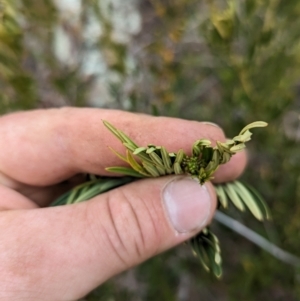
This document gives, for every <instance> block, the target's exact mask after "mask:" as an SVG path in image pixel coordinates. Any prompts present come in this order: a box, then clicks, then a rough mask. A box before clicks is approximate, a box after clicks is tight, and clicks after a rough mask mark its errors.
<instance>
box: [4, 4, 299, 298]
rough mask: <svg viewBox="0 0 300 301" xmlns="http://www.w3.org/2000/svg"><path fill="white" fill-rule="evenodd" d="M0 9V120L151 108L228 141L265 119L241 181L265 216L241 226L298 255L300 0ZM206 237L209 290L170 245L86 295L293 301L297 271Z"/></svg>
mask: <svg viewBox="0 0 300 301" xmlns="http://www.w3.org/2000/svg"><path fill="white" fill-rule="evenodd" d="M0 3H1V5H0V111H1V113H6V112H10V111H13V110H20V109H30V108H37V107H53V106H55V107H57V106H63V105H76V106H86V105H88V106H96V107H108V108H120V109H126V110H132V111H142V112H148V113H150V112H151V111H152V108H153V106H154V107H155V108H156V109H157V110H158V111H159V112H160V114H162V115H168V116H178V117H182V118H187V119H193V120H209V121H213V122H216V123H218V124H220V125H221V126H222V127H223V128H224V129H226V131H227V132H228V136H231V134H233V133H234V132H235V131H236V130H237V129H239V128H241V127H243V126H244V125H245V124H247V123H250V122H252V121H254V120H264V121H267V122H269V127H268V128H267V129H266V130H263V131H258V132H257V133H255V134H256V136H255V139H254V140H253V141H252V142H251V145H250V164H249V167H248V170H247V172H246V174H245V175H244V176H243V179H244V180H245V181H248V182H249V183H251V184H252V185H253V186H254V187H256V188H257V190H258V191H260V192H261V193H262V194H263V195H264V197H265V199H266V201H267V202H268V204H269V206H270V207H271V210H272V213H273V217H274V221H273V222H272V223H268V224H265V225H260V224H259V223H257V222H256V221H254V220H253V219H252V218H251V217H250V216H249V218H247V217H246V218H245V217H243V220H242V221H243V222H244V223H245V224H247V225H248V226H251V227H252V228H253V229H255V230H256V231H257V232H259V233H261V234H263V235H266V236H268V237H269V239H271V240H272V241H274V242H276V243H277V244H278V245H279V246H280V247H282V248H284V249H287V250H289V251H290V252H293V253H295V254H298V255H300V254H299V246H300V242H299V241H300V188H299V187H300V176H299V175H300V164H299V162H300V151H299V150H300V144H299V141H300V99H299V80H300V76H299V75H300V18H299V14H300V2H299V1H298V0H289V1H284V0H228V1H221V0H219V1H217V0H210V1H196V0H176V1H171V0H148V1H146V0H144V1H142V0H140V1H138V0H127V1H122V0H100V1H97V0H82V1H80V0H76V1H75V0H73V1H67V0H65V1H62V0H61V1H59V0H52V1H51V0H43V1H41V0H21V1H17V0H1V1H0ZM231 214H232V215H233V216H235V218H237V219H240V215H239V214H238V213H237V212H236V211H234V210H232V212H231ZM214 230H215V231H216V232H217V234H218V236H219V237H220V239H221V244H222V251H223V258H224V276H223V279H222V280H221V281H218V280H216V279H213V278H212V277H210V276H209V275H208V274H206V273H205V272H204V271H202V269H201V267H200V265H198V263H197V260H196V259H195V258H194V257H193V256H192V255H191V254H190V250H189V248H187V247H185V246H182V247H179V248H177V249H176V250H174V251H170V252H167V253H166V254H164V255H161V256H158V257H156V258H154V259H152V260H149V261H148V262H147V263H145V264H143V265H142V266H140V267H138V268H135V269H133V270H131V271H129V272H127V273H124V274H123V275H121V276H119V277H116V278H115V279H112V280H111V281H110V282H108V283H107V284H105V285H104V286H102V287H101V288H99V289H98V290H96V291H95V292H93V293H91V294H90V295H89V296H87V297H86V299H84V300H95V301H96V300H97V301H98V300H101V301H102V300H105V301H106V300H107V301H108V300H118V301H120V300H124V301H125V300H126V301H127V300H151V301H152V300H160V301H171V300H180V301H193V300H195V301H196V300H205V301H209V300H214V301H216V300H220V301H221V300H224V301H227V300H228V301H229V300H230V301H235V300H236V301H239V300H244V301H247V300H257V301H259V300H263V301H266V300H274V301H277V300H290V301H293V300H300V289H299V288H300V280H299V277H300V275H299V273H298V271H296V270H295V269H294V268H293V267H290V266H286V265H285V264H284V263H281V262H279V261H277V260H276V259H274V258H272V257H271V256H270V255H268V254H266V253H265V252H263V251H261V250H260V249H258V248H257V247H256V246H253V245H252V244H251V243H249V242H247V241H246V240H245V239H243V238H241V237H238V236H237V235H236V234H234V233H231V232H230V231H228V230H226V229H224V228H222V227H220V226H219V225H214ZM66 281H67V279H66Z"/></svg>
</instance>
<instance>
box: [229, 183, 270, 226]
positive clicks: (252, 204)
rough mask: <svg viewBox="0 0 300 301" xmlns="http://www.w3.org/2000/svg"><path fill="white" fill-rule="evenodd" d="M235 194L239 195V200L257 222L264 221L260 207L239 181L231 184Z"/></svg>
mask: <svg viewBox="0 0 300 301" xmlns="http://www.w3.org/2000/svg"><path fill="white" fill-rule="evenodd" d="M232 185H233V187H234V189H235V191H236V193H237V194H239V195H240V198H241V200H242V201H243V202H244V204H245V205H246V206H247V207H248V208H249V210H250V211H251V213H252V214H253V215H254V216H255V217H256V218H257V219H258V220H259V221H262V220H263V219H264V212H262V211H261V209H260V206H259V205H258V204H257V203H256V200H255V199H254V198H253V196H252V195H251V194H250V192H249V191H248V190H247V189H246V188H245V186H244V185H242V184H241V183H240V182H239V181H234V182H233V183H232Z"/></svg>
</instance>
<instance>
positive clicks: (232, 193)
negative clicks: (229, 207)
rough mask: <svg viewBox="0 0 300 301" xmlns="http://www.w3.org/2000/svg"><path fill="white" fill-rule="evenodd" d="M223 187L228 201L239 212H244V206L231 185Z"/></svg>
mask: <svg viewBox="0 0 300 301" xmlns="http://www.w3.org/2000/svg"><path fill="white" fill-rule="evenodd" d="M223 187H224V191H225V192H226V193H227V195H228V197H229V199H230V200H231V201H232V203H233V204H234V205H235V207H236V208H238V209H239V210H240V211H245V206H244V204H243V202H242V200H241V199H240V197H239V195H238V194H237V193H236V191H235V190H234V187H233V186H232V184H231V183H227V184H225V185H224V186H223Z"/></svg>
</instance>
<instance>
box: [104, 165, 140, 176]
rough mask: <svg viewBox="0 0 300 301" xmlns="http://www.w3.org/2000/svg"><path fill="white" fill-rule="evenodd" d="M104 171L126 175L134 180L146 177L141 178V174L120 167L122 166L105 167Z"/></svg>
mask: <svg viewBox="0 0 300 301" xmlns="http://www.w3.org/2000/svg"><path fill="white" fill-rule="evenodd" d="M105 170H107V171H110V172H113V173H118V174H121V175H126V176H130V177H135V178H144V177H146V176H143V175H142V174H141V173H139V172H137V171H135V170H134V169H131V168H128V167H122V166H116V167H107V168H105Z"/></svg>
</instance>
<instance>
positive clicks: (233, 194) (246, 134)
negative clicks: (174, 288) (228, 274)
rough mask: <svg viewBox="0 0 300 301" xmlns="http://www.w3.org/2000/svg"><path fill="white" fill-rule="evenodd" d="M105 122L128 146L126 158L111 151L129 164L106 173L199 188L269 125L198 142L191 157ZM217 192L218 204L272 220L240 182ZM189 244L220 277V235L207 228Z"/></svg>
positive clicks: (258, 124) (257, 124) (258, 123)
mask: <svg viewBox="0 0 300 301" xmlns="http://www.w3.org/2000/svg"><path fill="white" fill-rule="evenodd" d="M103 123H104V125H105V126H106V127H107V128H108V129H109V130H110V131H111V132H112V133H113V134H114V135H115V136H116V137H117V138H118V139H119V140H120V141H121V142H122V144H123V145H124V146H125V148H126V155H125V156H123V155H122V154H120V153H118V152H116V151H115V150H113V149H112V148H111V150H112V151H113V152H114V153H115V154H116V155H117V156H118V157H119V158H120V159H121V160H123V161H124V162H126V163H127V164H128V165H129V167H123V166H115V167H108V168H106V170H108V171H111V172H115V173H119V174H123V175H127V176H133V177H140V178H143V177H160V176H164V175H169V174H177V175H181V174H188V175H190V176H192V177H193V178H196V179H197V180H198V181H199V184H200V185H203V184H204V183H205V182H207V181H209V180H212V179H213V175H214V173H215V171H216V170H217V169H218V168H219V166H220V165H221V164H225V163H227V162H229V161H230V159H231V157H232V156H233V155H234V154H236V153H237V152H239V151H241V150H243V149H244V148H245V147H246V145H245V143H246V142H248V141H249V140H251V136H252V133H251V132H250V130H251V129H252V128H256V127H265V126H267V123H266V122H263V121H256V122H253V123H250V124H249V125H247V126H246V127H244V128H243V129H242V130H241V131H240V133H239V134H238V135H237V136H235V137H234V138H232V139H230V140H227V141H226V142H220V141H217V142H216V145H215V146H212V144H211V141H210V140H208V139H200V140H197V141H195V143H194V144H193V146H192V151H191V153H192V154H191V155H188V154H186V153H185V152H184V151H183V150H182V149H180V150H179V151H178V152H177V153H174V152H172V153H169V152H168V151H167V149H166V148H165V147H164V146H156V145H153V144H149V145H148V146H146V147H143V146H142V147H140V146H138V145H137V144H136V143H135V142H134V141H133V140H132V139H130V138H129V137H128V136H127V135H126V134H124V133H123V132H122V131H120V130H118V129H116V128H115V127H114V126H113V125H112V124H110V123H109V122H107V121H103ZM216 192H217V196H218V200H219V205H220V207H223V208H224V209H226V208H227V207H228V203H229V202H228V201H229V200H231V201H232V203H233V204H234V205H235V207H236V208H237V209H239V210H240V211H244V210H245V207H247V208H248V209H249V210H250V212H251V213H252V214H253V215H254V216H255V217H256V218H257V219H258V220H260V221H262V220H264V219H269V218H270V213H269V209H268V207H267V206H266V204H265V202H264V201H263V199H262V198H261V197H260V196H259V194H257V193H256V191H255V190H254V189H252V188H250V187H249V188H247V187H246V186H244V185H243V184H242V183H241V182H238V181H235V182H232V183H227V184H224V185H216ZM190 244H191V246H192V249H193V251H194V254H195V255H197V256H198V258H199V260H200V262H201V264H202V266H203V267H204V268H205V269H206V270H207V271H211V272H213V274H214V275H215V276H216V277H220V276H221V275H222V267H221V264H222V259H221V250H220V245H219V240H218V238H217V236H216V235H215V234H213V233H212V231H211V230H210V229H209V228H208V227H207V228H205V229H204V230H202V231H201V232H200V233H199V234H198V235H196V236H195V237H194V238H193V239H191V241H190Z"/></svg>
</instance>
